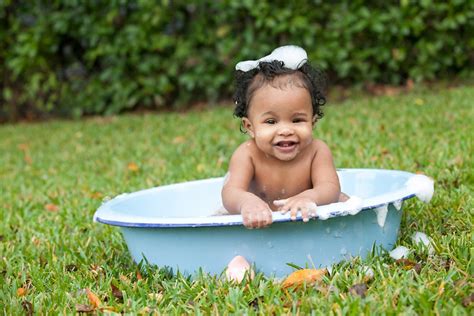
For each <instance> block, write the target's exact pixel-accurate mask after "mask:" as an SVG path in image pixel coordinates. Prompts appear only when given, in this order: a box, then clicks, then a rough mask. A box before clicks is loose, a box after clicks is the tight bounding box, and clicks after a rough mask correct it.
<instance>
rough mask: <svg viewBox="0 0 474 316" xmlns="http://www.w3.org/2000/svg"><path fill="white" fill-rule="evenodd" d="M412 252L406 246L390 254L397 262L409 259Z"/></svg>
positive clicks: (399, 247)
mask: <svg viewBox="0 0 474 316" xmlns="http://www.w3.org/2000/svg"><path fill="white" fill-rule="evenodd" d="M409 253H410V250H409V249H408V248H407V247H404V246H398V247H397V248H395V249H393V250H392V251H390V252H389V255H390V257H392V258H393V259H395V260H398V259H402V258H406V257H408V254H409Z"/></svg>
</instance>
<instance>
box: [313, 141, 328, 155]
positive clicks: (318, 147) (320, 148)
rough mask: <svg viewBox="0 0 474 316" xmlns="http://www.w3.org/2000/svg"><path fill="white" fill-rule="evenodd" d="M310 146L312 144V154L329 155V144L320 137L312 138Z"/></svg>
mask: <svg viewBox="0 0 474 316" xmlns="http://www.w3.org/2000/svg"><path fill="white" fill-rule="evenodd" d="M311 146H312V150H313V154H314V156H316V155H331V150H330V149H329V146H328V145H327V144H326V143H325V142H324V141H322V140H320V139H314V140H313V143H312V144H311Z"/></svg>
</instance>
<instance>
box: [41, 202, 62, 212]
mask: <svg viewBox="0 0 474 316" xmlns="http://www.w3.org/2000/svg"><path fill="white" fill-rule="evenodd" d="M44 209H45V210H47V211H49V212H57V211H59V207H58V206H57V205H56V204H53V203H48V204H46V205H45V206H44Z"/></svg>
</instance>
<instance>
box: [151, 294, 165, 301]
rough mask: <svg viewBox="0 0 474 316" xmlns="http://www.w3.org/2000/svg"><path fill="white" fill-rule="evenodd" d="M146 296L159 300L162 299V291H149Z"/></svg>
mask: <svg viewBox="0 0 474 316" xmlns="http://www.w3.org/2000/svg"><path fill="white" fill-rule="evenodd" d="M148 297H149V298H150V299H152V300H155V301H157V302H161V300H162V299H163V294H162V293H150V294H148Z"/></svg>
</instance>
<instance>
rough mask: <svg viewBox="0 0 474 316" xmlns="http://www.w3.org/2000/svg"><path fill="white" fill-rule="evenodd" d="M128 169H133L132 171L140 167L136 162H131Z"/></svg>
mask: <svg viewBox="0 0 474 316" xmlns="http://www.w3.org/2000/svg"><path fill="white" fill-rule="evenodd" d="M127 169H128V170H129V171H132V172H137V171H138V170H139V169H140V168H139V167H138V165H137V164H136V163H134V162H129V163H128V165H127Z"/></svg>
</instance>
